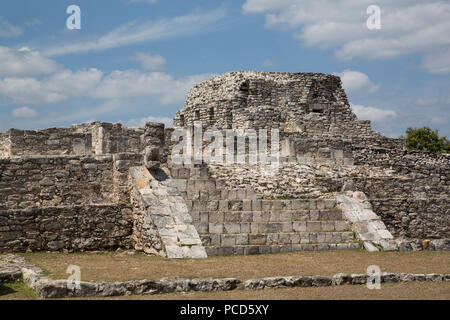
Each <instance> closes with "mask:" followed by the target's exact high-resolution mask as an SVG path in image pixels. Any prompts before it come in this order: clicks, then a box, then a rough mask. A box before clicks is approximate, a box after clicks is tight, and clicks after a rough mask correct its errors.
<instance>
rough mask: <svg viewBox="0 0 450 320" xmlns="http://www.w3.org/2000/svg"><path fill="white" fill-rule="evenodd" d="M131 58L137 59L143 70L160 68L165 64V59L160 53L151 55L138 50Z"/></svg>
mask: <svg viewBox="0 0 450 320" xmlns="http://www.w3.org/2000/svg"><path fill="white" fill-rule="evenodd" d="M133 60H136V61H139V62H140V63H141V67H142V68H143V69H144V70H150V71H155V70H161V69H162V68H163V67H164V65H165V64H166V59H165V58H164V57H162V56H160V55H151V54H148V53H144V52H138V53H136V55H135V56H134V58H133Z"/></svg>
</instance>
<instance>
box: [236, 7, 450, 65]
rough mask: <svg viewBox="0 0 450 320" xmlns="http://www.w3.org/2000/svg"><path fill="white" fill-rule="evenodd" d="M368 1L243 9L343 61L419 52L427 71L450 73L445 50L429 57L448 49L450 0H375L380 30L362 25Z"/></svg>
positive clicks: (449, 42)
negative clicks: (379, 15) (436, 57)
mask: <svg viewBox="0 0 450 320" xmlns="http://www.w3.org/2000/svg"><path fill="white" fill-rule="evenodd" d="M372 4H374V3H373V1H372V0H345V1H335V0H315V1H304V0H279V1H271V0H247V1H246V3H245V4H244V6H243V12H244V13H264V14H265V15H266V27H267V28H279V29H281V30H288V31H290V32H293V34H294V37H295V38H297V39H299V40H300V41H301V42H303V43H304V44H305V45H307V46H310V47H318V48H334V49H335V54H336V56H337V57H338V58H340V59H343V60H346V59H352V58H356V57H363V58H367V59H383V58H393V57H398V56H401V55H405V54H411V53H422V54H425V55H426V57H425V61H424V68H426V69H427V70H428V71H430V72H435V73H447V72H450V70H449V66H450V64H449V60H448V59H449V58H448V57H449V55H448V54H446V55H445V54H441V55H440V58H439V59H434V58H433V52H435V51H437V50H438V49H442V50H443V51H445V52H447V51H448V50H449V48H450V20H449V19H448V17H449V16H450V3H449V2H444V1H438V0H430V1H424V0H397V1H390V0H378V1H377V2H376V5H378V6H379V7H380V8H381V29H380V30H369V29H368V28H367V26H366V21H367V18H368V17H369V16H368V15H367V14H366V9H367V7H368V6H369V5H372ZM443 48H444V49H443ZM436 60H438V61H436ZM434 63H436V65H435V64H434Z"/></svg>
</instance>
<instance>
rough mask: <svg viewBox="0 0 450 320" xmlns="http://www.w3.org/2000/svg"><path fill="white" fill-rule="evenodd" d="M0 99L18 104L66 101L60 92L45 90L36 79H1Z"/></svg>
mask: <svg viewBox="0 0 450 320" xmlns="http://www.w3.org/2000/svg"><path fill="white" fill-rule="evenodd" d="M0 97H2V98H4V99H8V100H10V101H12V102H13V103H16V104H52V103H58V102H61V101H64V100H65V99H66V96H65V95H64V94H62V93H60V92H54V91H52V90H45V85H43V84H42V83H41V81H39V80H37V79H35V78H4V79H0Z"/></svg>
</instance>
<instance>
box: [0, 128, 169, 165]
mask: <svg viewBox="0 0 450 320" xmlns="http://www.w3.org/2000/svg"><path fill="white" fill-rule="evenodd" d="M155 127H158V128H159V127H161V130H159V131H158V130H154V128H155ZM161 133H162V134H161ZM149 142H150V143H151V144H152V145H155V146H158V147H163V146H164V124H162V123H153V122H149V123H147V125H146V126H145V127H124V126H122V124H120V123H109V122H91V123H83V124H80V125H73V126H71V127H69V128H50V129H42V130H18V129H10V130H9V131H8V132H7V133H0V158H6V157H9V156H16V157H18V156H37V155H92V154H97V155H102V154H116V153H126V152H132V153H139V154H141V153H143V152H144V150H145V148H146V147H147V146H148V143H149Z"/></svg>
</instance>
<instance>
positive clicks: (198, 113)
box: [195, 110, 200, 121]
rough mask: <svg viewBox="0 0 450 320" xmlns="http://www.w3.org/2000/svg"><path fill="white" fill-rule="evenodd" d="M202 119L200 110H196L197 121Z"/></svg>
mask: <svg viewBox="0 0 450 320" xmlns="http://www.w3.org/2000/svg"><path fill="white" fill-rule="evenodd" d="M198 120H200V111H199V110H195V121H198Z"/></svg>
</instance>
